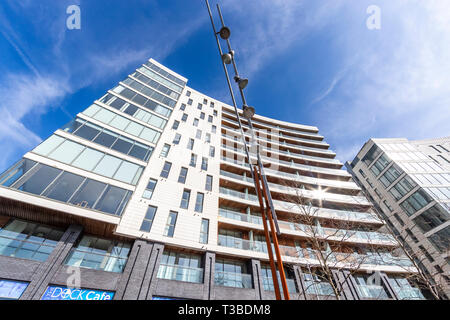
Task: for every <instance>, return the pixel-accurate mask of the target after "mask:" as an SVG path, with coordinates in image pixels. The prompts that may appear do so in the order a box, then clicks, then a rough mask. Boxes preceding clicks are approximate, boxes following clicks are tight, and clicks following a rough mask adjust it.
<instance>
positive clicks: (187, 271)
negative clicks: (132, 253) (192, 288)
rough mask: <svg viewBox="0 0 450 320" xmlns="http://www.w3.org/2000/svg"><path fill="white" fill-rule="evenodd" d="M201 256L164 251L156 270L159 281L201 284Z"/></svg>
mask: <svg viewBox="0 0 450 320" xmlns="http://www.w3.org/2000/svg"><path fill="white" fill-rule="evenodd" d="M201 261H202V259H201V256H200V255H196V254H187V253H181V252H174V251H166V250H165V251H164V253H163V256H162V258H161V264H160V266H159V270H158V276H157V277H158V278H159V279H167V280H177V281H185V282H194V283H202V282H203V269H202V268H201Z"/></svg>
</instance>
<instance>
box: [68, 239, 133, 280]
mask: <svg viewBox="0 0 450 320" xmlns="http://www.w3.org/2000/svg"><path fill="white" fill-rule="evenodd" d="M130 249H131V246H130V244H129V243H124V242H118V241H112V240H107V239H101V238H97V237H92V236H83V238H82V239H81V240H80V242H79V243H78V245H77V246H76V247H75V248H73V249H72V250H71V252H70V254H69V256H68V257H67V259H66V264H67V265H69V266H74V267H82V268H89V269H95V270H102V271H108V272H123V270H124V269H125V265H126V263H127V260H128V254H129V253H130Z"/></svg>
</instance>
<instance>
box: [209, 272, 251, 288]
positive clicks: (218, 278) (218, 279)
mask: <svg viewBox="0 0 450 320" xmlns="http://www.w3.org/2000/svg"><path fill="white" fill-rule="evenodd" d="M214 283H215V284H216V285H218V286H223V287H233V288H246V289H252V288H253V281H252V275H251V274H246V273H235V272H225V271H215V272H214Z"/></svg>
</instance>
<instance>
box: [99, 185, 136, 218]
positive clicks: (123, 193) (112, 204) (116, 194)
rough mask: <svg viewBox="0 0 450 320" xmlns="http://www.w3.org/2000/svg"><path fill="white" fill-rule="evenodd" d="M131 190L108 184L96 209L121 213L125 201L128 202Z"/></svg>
mask: <svg viewBox="0 0 450 320" xmlns="http://www.w3.org/2000/svg"><path fill="white" fill-rule="evenodd" d="M130 194H131V192H130V191H128V190H125V189H121V188H118V187H114V186H108V187H107V188H106V190H105V192H104V193H103V196H102V197H101V198H100V200H99V201H98V204H97V205H96V206H95V209H96V210H99V211H103V212H107V213H110V214H113V215H120V212H121V211H122V207H123V203H124V202H125V201H126V202H128V198H129V197H130Z"/></svg>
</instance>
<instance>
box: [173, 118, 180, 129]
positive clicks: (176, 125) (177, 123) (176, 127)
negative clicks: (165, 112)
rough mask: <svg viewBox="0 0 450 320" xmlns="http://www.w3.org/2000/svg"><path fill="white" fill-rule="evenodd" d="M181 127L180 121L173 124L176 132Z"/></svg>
mask: <svg viewBox="0 0 450 320" xmlns="http://www.w3.org/2000/svg"><path fill="white" fill-rule="evenodd" d="M179 125H180V121H178V120H175V121H174V122H173V126H172V129H175V130H177V129H178V127H179Z"/></svg>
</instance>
